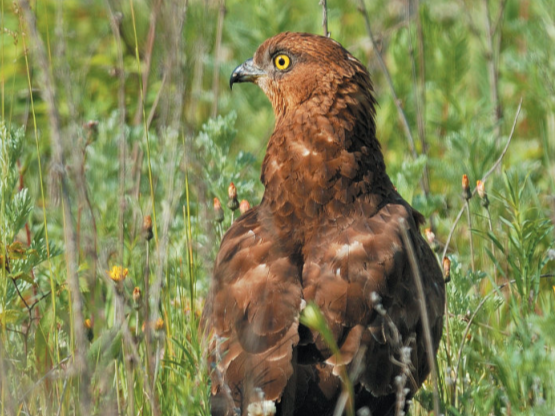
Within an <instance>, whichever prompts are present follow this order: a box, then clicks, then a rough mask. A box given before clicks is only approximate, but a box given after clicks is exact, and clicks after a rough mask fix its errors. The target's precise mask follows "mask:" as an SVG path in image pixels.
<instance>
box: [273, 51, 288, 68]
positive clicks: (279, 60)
mask: <svg viewBox="0 0 555 416" xmlns="http://www.w3.org/2000/svg"><path fill="white" fill-rule="evenodd" d="M274 65H275V66H276V68H277V69H279V70H280V71H285V70H286V69H287V68H289V65H291V59H290V58H289V57H288V56H287V55H283V54H281V55H278V56H276V57H275V58H274Z"/></svg>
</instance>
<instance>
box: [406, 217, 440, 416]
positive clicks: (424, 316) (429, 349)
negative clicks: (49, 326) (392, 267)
mask: <svg viewBox="0 0 555 416" xmlns="http://www.w3.org/2000/svg"><path fill="white" fill-rule="evenodd" d="M400 225H401V236H402V237H403V243H404V244H405V247H406V249H407V254H408V257H409V262H410V266H411V269H412V274H413V276H414V283H415V284H416V290H417V292H418V299H419V302H418V304H419V306H420V316H421V322H422V326H423V329H424V339H425V341H426V356H427V358H428V365H429V366H430V373H431V375H432V384H433V387H434V414H435V416H439V415H440V413H439V391H438V386H437V371H436V362H435V358H434V347H433V343H432V331H431V330H430V320H429V317H428V309H427V308H426V297H425V295H424V287H423V286H422V276H421V275H420V269H419V267H418V261H417V260H416V256H415V255H414V247H413V245H412V242H411V240H410V236H409V234H408V228H407V223H406V221H405V220H404V219H401V224H400Z"/></svg>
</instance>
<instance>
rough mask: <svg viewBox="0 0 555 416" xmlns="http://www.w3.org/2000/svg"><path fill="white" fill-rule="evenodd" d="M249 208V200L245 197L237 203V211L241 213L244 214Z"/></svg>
mask: <svg viewBox="0 0 555 416" xmlns="http://www.w3.org/2000/svg"><path fill="white" fill-rule="evenodd" d="M249 209H251V204H249V201H247V200H246V199H243V200H242V201H241V203H240V204H239V211H240V212H241V214H244V213H245V212H247V211H248V210H249Z"/></svg>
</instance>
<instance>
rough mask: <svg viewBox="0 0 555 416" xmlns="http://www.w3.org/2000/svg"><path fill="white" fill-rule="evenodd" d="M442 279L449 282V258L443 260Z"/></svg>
mask: <svg viewBox="0 0 555 416" xmlns="http://www.w3.org/2000/svg"><path fill="white" fill-rule="evenodd" d="M443 277H444V278H445V281H446V282H448V281H449V280H451V260H449V257H444V258H443Z"/></svg>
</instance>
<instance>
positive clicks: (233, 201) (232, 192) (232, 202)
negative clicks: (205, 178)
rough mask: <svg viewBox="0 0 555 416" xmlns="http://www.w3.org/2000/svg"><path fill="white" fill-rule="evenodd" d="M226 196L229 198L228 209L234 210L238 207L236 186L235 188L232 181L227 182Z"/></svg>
mask: <svg viewBox="0 0 555 416" xmlns="http://www.w3.org/2000/svg"><path fill="white" fill-rule="evenodd" d="M227 196H228V198H229V199H228V200H227V207H228V208H229V209H230V210H232V211H235V210H236V209H237V208H239V201H237V188H235V184H234V183H233V182H231V183H230V184H229V188H227Z"/></svg>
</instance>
